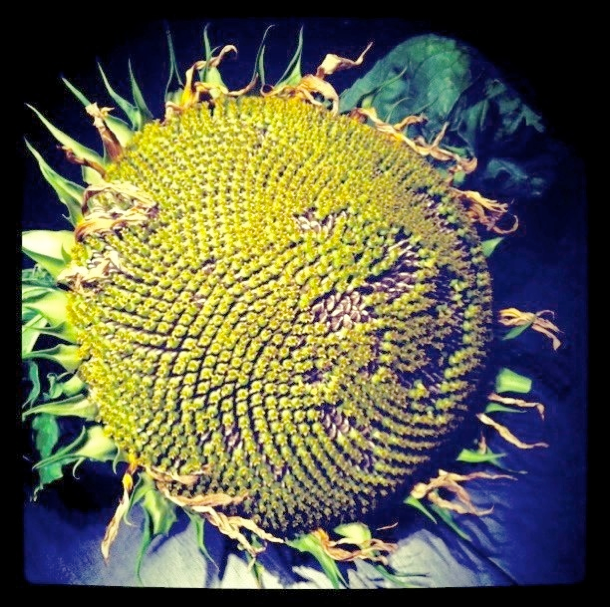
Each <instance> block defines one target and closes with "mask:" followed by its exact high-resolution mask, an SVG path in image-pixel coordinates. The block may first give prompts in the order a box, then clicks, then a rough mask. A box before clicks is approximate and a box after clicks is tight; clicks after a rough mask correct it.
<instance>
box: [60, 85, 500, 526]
mask: <svg viewBox="0 0 610 607" xmlns="http://www.w3.org/2000/svg"><path fill="white" fill-rule="evenodd" d="M106 179H107V181H109V182H112V183H118V184H129V185H130V186H131V188H132V189H131V190H129V191H134V190H133V188H136V189H137V191H140V192H142V194H143V195H144V196H145V197H146V199H147V200H149V201H150V200H153V201H154V202H155V205H156V206H155V209H154V213H153V212H151V213H149V214H148V218H147V219H146V220H145V221H142V222H141V223H133V224H128V225H122V226H120V227H116V228H111V229H101V228H100V229H99V230H98V231H95V230H89V231H88V232H87V234H86V236H85V237H84V238H83V242H82V243H80V244H79V245H77V247H76V249H75V252H74V253H75V255H74V263H75V264H76V265H79V266H81V267H88V268H93V267H94V266H95V265H96V264H98V263H100V261H99V260H103V259H104V258H106V259H111V260H112V262H111V263H110V264H109V265H108V271H107V272H106V275H105V276H101V277H100V278H99V279H97V280H96V281H94V282H93V283H92V284H88V285H87V286H86V288H83V289H81V290H78V291H77V292H75V293H74V294H73V295H72V296H71V301H70V314H71V318H72V321H73V322H74V323H75V324H76V325H77V326H78V328H79V340H80V343H81V346H82V353H83V356H84V358H85V362H84V363H83V365H82V366H81V375H82V377H83V378H84V379H85V380H86V382H87V383H88V385H89V387H90V398H91V399H92V400H93V401H94V402H95V403H96V404H97V405H98V407H99V415H100V419H101V421H102V422H103V424H104V425H105V427H106V430H107V432H108V434H109V435H110V436H111V437H112V438H113V439H114V440H115V441H116V443H117V444H118V445H119V446H120V447H121V448H122V449H124V450H125V451H126V452H127V453H129V454H132V455H133V456H135V457H136V458H137V460H138V461H139V462H140V463H141V464H142V465H145V466H154V467H155V468H156V469H159V470H161V471H164V472H166V473H168V474H173V475H199V476H198V480H197V482H195V483H194V484H182V483H181V482H179V481H178V480H176V481H175V482H173V483H172V484H171V485H170V487H171V490H172V492H174V493H175V494H176V495H182V496H184V497H192V496H197V495H207V494H212V493H223V494H226V495H229V496H232V497H236V496H241V495H246V496H247V497H246V499H245V500H244V501H243V502H241V503H240V504H239V505H233V506H230V507H228V508H226V509H225V511H226V512H228V513H236V514H240V515H242V516H247V517H250V518H252V519H253V520H254V521H255V522H257V523H258V524H259V525H261V526H262V527H263V528H265V529H267V530H272V531H275V532H278V533H284V534H291V533H294V532H298V531H308V530H311V529H313V528H316V527H318V526H327V525H328V524H329V523H330V522H332V521H339V520H345V521H348V520H354V519H357V518H358V517H359V516H361V515H362V514H363V513H366V512H368V511H370V510H371V509H373V508H375V507H376V505H377V504H378V503H379V502H380V500H381V499H382V498H383V497H384V496H387V495H390V494H392V493H394V492H395V491H396V490H397V489H398V488H399V487H404V486H407V488H408V487H409V483H411V484H412V483H413V482H415V481H416V480H421V479H419V478H418V477H417V473H418V470H420V469H421V467H422V466H424V465H426V464H427V463H428V462H429V460H430V458H431V457H432V456H433V455H434V454H435V452H437V451H438V449H439V448H441V447H442V446H444V445H446V444H447V443H448V441H451V439H452V437H453V436H454V434H455V432H456V431H457V430H458V429H459V428H460V427H461V425H462V424H463V423H464V420H465V419H466V418H467V417H468V411H469V407H470V406H471V401H472V396H473V394H474V393H475V391H476V389H477V382H478V380H479V377H480V373H481V368H482V366H483V361H484V359H485V357H486V350H487V344H488V342H489V339H490V329H489V325H490V322H491V315H490V307H491V300H490V279H489V274H488V271H487V267H486V263H485V259H484V256H483V254H482V252H481V249H480V244H479V240H478V237H477V235H476V233H475V231H474V230H473V229H472V227H471V226H470V223H469V220H468V219H467V217H466V215H465V213H464V210H463V209H462V208H461V207H460V205H459V203H458V201H457V200H456V199H455V198H454V197H453V196H452V195H451V193H450V192H449V191H448V189H447V188H446V186H444V184H443V182H442V179H441V177H440V176H439V175H438V174H437V172H436V171H435V170H434V169H433V168H432V167H430V166H429V165H428V163H427V162H425V161H424V160H422V159H421V158H419V157H418V156H416V155H415V154H414V153H413V152H412V151H411V150H409V149H407V148H406V147H404V146H402V145H401V144H400V143H399V142H397V141H394V140H392V139H391V138H389V137H388V136H386V135H383V134H380V133H378V132H376V131H374V130H373V129H371V128H370V127H368V126H365V125H362V124H360V123H358V122H356V121H354V120H353V119H350V118H347V117H333V116H331V115H330V114H329V113H328V112H326V111H325V110H322V109H319V108H316V107H313V106H311V105H308V104H306V103H304V102H302V101H299V100H283V99H277V98H260V97H244V98H240V99H239V100H226V101H223V102H220V103H218V104H217V105H216V106H215V107H214V108H210V107H208V106H207V105H201V106H198V107H195V108H191V109H188V110H186V111H184V112H183V113H181V114H179V115H176V116H173V117H172V118H170V119H169V120H168V121H167V122H166V123H158V122H155V123H151V124H149V125H147V126H146V127H145V128H144V130H143V131H142V132H141V133H140V134H137V135H136V136H135V137H134V139H133V142H132V144H131V145H130V147H129V148H128V149H127V150H126V151H125V153H124V155H123V157H122V158H121V159H120V161H118V162H117V163H115V164H114V165H113V166H111V167H110V169H109V171H108V174H107V176H106ZM133 204H134V205H135V204H137V200H136V199H135V198H134V200H133ZM89 206H90V208H95V209H98V210H99V209H102V210H104V212H106V213H111V214H112V213H116V214H120V213H121V212H124V211H125V206H126V203H125V197H123V198H121V199H120V200H119V196H117V195H116V194H113V193H112V192H105V193H101V194H98V195H96V196H93V197H92V198H91V199H90V200H89Z"/></svg>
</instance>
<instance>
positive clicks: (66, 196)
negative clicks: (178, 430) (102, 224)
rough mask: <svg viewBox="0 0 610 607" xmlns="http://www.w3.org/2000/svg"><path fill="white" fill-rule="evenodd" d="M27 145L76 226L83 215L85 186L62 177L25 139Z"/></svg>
mask: <svg viewBox="0 0 610 607" xmlns="http://www.w3.org/2000/svg"><path fill="white" fill-rule="evenodd" d="M24 141H25V145H26V146H27V148H28V150H30V152H31V153H32V155H33V156H34V158H36V161H37V162H38V166H39V167H40V172H41V173H42V176H43V177H44V178H45V180H46V181H47V183H48V184H49V185H50V186H51V187H52V188H53V189H54V190H55V193H56V194H57V197H58V198H59V201H60V202H61V203H62V204H65V205H66V207H67V208H68V214H69V217H70V223H71V224H72V225H73V226H75V225H76V224H77V223H78V222H79V221H80V220H81V219H82V217H83V213H82V211H81V203H82V199H83V191H84V188H83V187H82V186H80V185H78V184H76V183H74V182H72V181H69V180H68V179H66V178H65V177H62V176H61V175H60V174H59V173H56V172H55V171H54V170H53V169H52V168H51V167H50V166H49V165H48V164H47V163H46V161H45V159H44V158H43V157H42V156H41V155H40V154H39V153H38V151H37V150H36V149H35V148H34V147H33V146H32V145H31V144H30V142H29V141H28V140H27V139H25V140H24Z"/></svg>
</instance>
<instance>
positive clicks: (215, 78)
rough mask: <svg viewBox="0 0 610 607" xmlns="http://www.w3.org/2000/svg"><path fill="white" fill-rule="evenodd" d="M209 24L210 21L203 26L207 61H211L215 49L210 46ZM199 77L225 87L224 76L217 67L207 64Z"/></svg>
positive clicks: (203, 80)
mask: <svg viewBox="0 0 610 607" xmlns="http://www.w3.org/2000/svg"><path fill="white" fill-rule="evenodd" d="M209 26H210V24H209V23H208V24H207V25H206V26H205V27H204V28H203V48H204V52H205V60H206V62H209V61H210V59H211V58H212V54H213V53H214V50H213V49H212V47H211V46H210V39H209V37H208V27H209ZM199 79H200V80H201V82H206V83H207V84H216V85H219V86H223V87H224V86H225V83H224V82H223V80H222V76H221V75H220V70H219V69H218V68H217V67H209V66H207V65H206V66H205V67H204V68H203V69H201V70H199Z"/></svg>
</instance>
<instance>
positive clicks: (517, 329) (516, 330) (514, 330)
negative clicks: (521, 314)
mask: <svg viewBox="0 0 610 607" xmlns="http://www.w3.org/2000/svg"><path fill="white" fill-rule="evenodd" d="M532 324H534V321H532V322H529V323H527V324H525V325H521V326H519V327H513V328H512V329H511V330H510V331H509V332H508V333H506V335H504V336H503V337H502V339H503V340H505V339H514V338H515V337H519V335H521V333H523V331H525V330H526V329H528V328H529V327H531V326H532Z"/></svg>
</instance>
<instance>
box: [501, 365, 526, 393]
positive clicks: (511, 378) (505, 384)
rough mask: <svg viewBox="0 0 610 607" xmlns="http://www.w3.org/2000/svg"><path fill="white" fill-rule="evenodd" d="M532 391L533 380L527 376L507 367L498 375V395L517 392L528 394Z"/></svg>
mask: <svg viewBox="0 0 610 607" xmlns="http://www.w3.org/2000/svg"><path fill="white" fill-rule="evenodd" d="M531 389H532V380H531V379H530V378H529V377H525V375H519V373H515V372H514V371H511V370H510V369H507V368H506V367H504V368H502V369H500V372H499V373H498V375H496V386H495V391H496V392H497V393H498V394H502V393H503V392H516V393H517V394H527V393H528V392H529V391H530V390H531Z"/></svg>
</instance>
